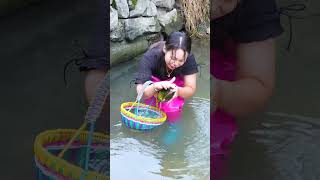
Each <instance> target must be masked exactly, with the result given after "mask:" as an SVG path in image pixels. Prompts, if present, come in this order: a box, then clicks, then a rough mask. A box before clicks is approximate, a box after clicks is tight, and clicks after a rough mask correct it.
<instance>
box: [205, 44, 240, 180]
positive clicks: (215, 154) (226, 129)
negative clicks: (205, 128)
mask: <svg viewBox="0 0 320 180" xmlns="http://www.w3.org/2000/svg"><path fill="white" fill-rule="evenodd" d="M210 56H211V62H210V73H211V74H212V75H214V77H216V78H217V79H221V80H227V81H233V80H235V72H236V55H235V44H234V43H233V42H232V41H226V42H225V44H224V47H223V48H221V49H212V50H211V54H210ZM210 118H211V123H210V141H211V142H210V143H211V149H210V152H211V158H210V161H211V168H212V170H213V171H211V172H212V174H211V175H212V177H213V179H217V180H221V179H223V177H224V176H225V175H226V173H227V169H228V167H227V164H228V163H227V161H228V154H229V152H230V144H231V143H232V141H233V140H234V137H235V135H236V134H237V131H238V128H237V125H236V122H235V118H234V117H233V116H231V115H230V114H228V113H226V112H224V111H223V110H222V109H217V110H216V111H215V112H214V113H212V114H211V115H210Z"/></svg>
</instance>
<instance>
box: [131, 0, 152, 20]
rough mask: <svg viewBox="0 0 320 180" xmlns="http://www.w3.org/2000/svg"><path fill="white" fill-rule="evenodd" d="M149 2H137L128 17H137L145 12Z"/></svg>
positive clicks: (142, 0)
mask: <svg viewBox="0 0 320 180" xmlns="http://www.w3.org/2000/svg"><path fill="white" fill-rule="evenodd" d="M148 4H149V0H138V1H137V4H136V7H135V8H134V10H132V11H130V17H139V16H142V14H143V13H144V12H145V11H146V9H147V6H148Z"/></svg>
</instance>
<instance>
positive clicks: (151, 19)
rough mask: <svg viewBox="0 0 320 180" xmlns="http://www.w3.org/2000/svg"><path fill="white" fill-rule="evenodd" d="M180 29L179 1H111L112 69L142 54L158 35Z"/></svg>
mask: <svg viewBox="0 0 320 180" xmlns="http://www.w3.org/2000/svg"><path fill="white" fill-rule="evenodd" d="M183 27H184V19H183V16H182V13H181V9H180V5H179V2H178V0H177V1H175V0H113V1H111V2H110V40H111V65H113V64H115V63H119V62H122V61H127V60H129V59H131V58H132V57H134V56H136V55H138V54H141V53H143V52H144V51H145V50H146V48H147V47H148V45H149V44H150V43H151V42H154V41H155V40H157V39H159V37H160V32H165V33H166V34H170V33H171V32H173V31H179V30H181V29H183ZM136 44H139V46H136ZM119 49H121V51H119Z"/></svg>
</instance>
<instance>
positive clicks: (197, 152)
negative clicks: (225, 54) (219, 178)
mask: <svg viewBox="0 0 320 180" xmlns="http://www.w3.org/2000/svg"><path fill="white" fill-rule="evenodd" d="M197 45H198V48H194V49H193V53H194V54H195V56H196V57H197V62H198V63H202V64H204V67H202V69H201V71H202V75H201V77H200V76H198V82H197V86H198V87H201V88H199V91H198V92H197V93H196V95H195V96H194V97H193V98H191V99H190V100H188V101H186V104H185V107H184V110H183V117H182V120H181V121H180V122H179V123H176V124H171V125H170V124H168V123H165V124H164V125H162V126H160V127H158V128H156V129H153V130H151V131H138V130H133V129H129V128H127V127H126V126H125V125H123V124H122V122H121V121H120V112H119V107H120V104H121V103H123V102H128V101H134V100H135V97H136V92H135V91H136V90H135V86H133V87H132V88H130V80H132V79H133V78H134V73H135V72H136V70H137V62H136V61H133V62H129V63H124V64H121V65H118V66H116V67H114V68H112V70H111V97H110V99H111V125H110V127H111V128H110V131H111V140H110V142H111V152H110V156H111V157H110V159H111V162H110V163H111V170H110V171H111V172H110V174H111V178H112V179H209V174H210V173H209V172H210V170H209V169H210V167H209V165H210V162H209V160H210V158H209V154H210V151H209V146H210V136H209V133H210V124H209V123H210V122H209V118H210V117H209V109H210V107H209V104H210V103H209V83H208V82H209V78H208V74H209V68H208V67H209V66H208V58H209V51H208V50H209V46H208V41H205V42H196V41H195V43H194V46H197ZM200 48H202V49H200ZM137 59H139V57H138V58H137ZM205 65H207V66H205Z"/></svg>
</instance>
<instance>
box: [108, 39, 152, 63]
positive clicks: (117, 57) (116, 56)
mask: <svg viewBox="0 0 320 180" xmlns="http://www.w3.org/2000/svg"><path fill="white" fill-rule="evenodd" d="M147 48H148V41H147V40H145V39H144V38H142V37H141V38H138V39H136V40H134V41H131V42H130V43H127V42H125V41H122V42H120V43H119V42H111V49H110V55H111V56H110V57H111V59H110V64H111V66H113V65H115V64H118V63H121V62H125V61H128V60H131V59H133V58H134V57H136V56H138V55H140V54H142V53H143V52H144V51H145V50H146V49H147Z"/></svg>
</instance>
